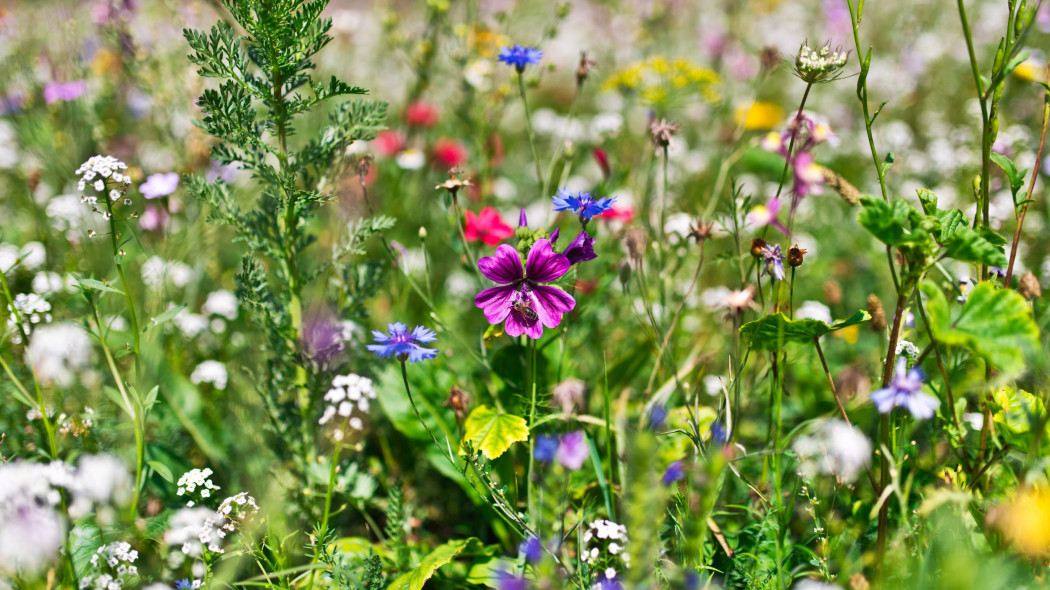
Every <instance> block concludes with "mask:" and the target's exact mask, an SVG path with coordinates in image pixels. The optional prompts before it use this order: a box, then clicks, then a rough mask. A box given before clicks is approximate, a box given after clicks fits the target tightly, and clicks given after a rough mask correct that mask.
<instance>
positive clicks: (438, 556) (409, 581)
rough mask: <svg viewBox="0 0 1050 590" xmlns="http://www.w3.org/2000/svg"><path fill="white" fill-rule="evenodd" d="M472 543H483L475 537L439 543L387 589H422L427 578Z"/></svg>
mask: <svg viewBox="0 0 1050 590" xmlns="http://www.w3.org/2000/svg"><path fill="white" fill-rule="evenodd" d="M472 544H473V545H476V546H480V545H481V543H480V542H479V541H478V540H477V539H475V538H474V537H471V538H469V539H456V540H455V541H449V542H448V543H445V544H444V545H439V546H438V547H437V548H435V549H434V550H433V551H431V552H430V554H429V555H427V556H426V557H424V558H423V561H421V562H419V565H418V566H416V568H415V569H413V570H412V571H410V572H408V573H407V574H404V575H402V576H401V577H399V578H398V579H396V580H394V582H393V583H392V584H390V586H389V587H388V588H387V590H422V589H423V585H424V584H426V583H427V580H429V579H430V578H431V576H433V575H434V572H436V571H437V570H438V568H440V567H441V566H443V565H447V564H448V563H449V562H451V561H452V560H453V559H455V558H456V556H458V555H459V554H460V553H463V551H464V550H465V549H467V547H468V546H470V545H472Z"/></svg>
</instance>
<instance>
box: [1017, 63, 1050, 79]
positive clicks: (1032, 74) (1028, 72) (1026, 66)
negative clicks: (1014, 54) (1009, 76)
mask: <svg viewBox="0 0 1050 590" xmlns="http://www.w3.org/2000/svg"><path fill="white" fill-rule="evenodd" d="M1045 74H1046V72H1045V71H1044V70H1043V68H1042V67H1041V66H1040V65H1039V64H1037V63H1035V62H1031V61H1026V62H1023V63H1021V65H1019V66H1017V67H1016V68H1014V71H1013V75H1014V78H1017V79H1018V80H1021V81H1024V82H1039V81H1040V80H1042V79H1043V78H1044V77H1045Z"/></svg>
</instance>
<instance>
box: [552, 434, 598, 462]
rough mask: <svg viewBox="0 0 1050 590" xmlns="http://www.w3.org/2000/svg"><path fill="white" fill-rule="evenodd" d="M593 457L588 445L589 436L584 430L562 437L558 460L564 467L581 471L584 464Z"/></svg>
mask: <svg viewBox="0 0 1050 590" xmlns="http://www.w3.org/2000/svg"><path fill="white" fill-rule="evenodd" d="M590 455H591V449H590V447H589V446H588V445H587V436H586V435H585V434H584V433H583V431H582V430H576V431H574V432H569V433H567V434H563V435H562V436H561V443H560V444H559V445H558V452H557V458H558V463H561V464H562V467H565V468H566V469H571V470H573V471H579V470H580V468H581V467H583V462H584V461H586V460H587V457H589V456H590Z"/></svg>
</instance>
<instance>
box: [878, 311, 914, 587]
mask: <svg viewBox="0 0 1050 590" xmlns="http://www.w3.org/2000/svg"><path fill="white" fill-rule="evenodd" d="M907 300H908V293H900V294H899V295H898V296H897V308H896V311H895V313H894V314H893V328H892V329H891V330H890V343H889V347H888V348H887V350H886V366H885V367H883V371H882V386H883V387H889V385H890V381H892V380H893V372H894V365H895V362H894V361H895V360H896V358H895V357H896V355H897V341H898V340H899V339H900V334H901V324H902V323H903V319H904V305H905V303H906V302H907ZM890 430H891V429H890V417H889V414H883V415H882V417H881V419H880V420H879V441H880V443H881V444H882V445H883V446H884V447H885V448H888V449H889V448H893V447H892V444H893V440H892V437H891V432H890ZM879 471H880V473H879V485H880V487H881V489H880V490H879V493H881V492H882V490H884V489H886V486H888V485H889V483H890V458H889V457H887V456H886V454H885V453H883V454H882V455H881V465H880V470H879ZM888 525H889V503H888V502H883V504H882V506H881V507H880V508H879V525H878V526H879V528H878V536H877V537H876V562H875V563H876V565H875V568H876V570H877V571H879V572H880V573H881V571H882V565H883V559H884V558H885V556H886V533H887V526H888Z"/></svg>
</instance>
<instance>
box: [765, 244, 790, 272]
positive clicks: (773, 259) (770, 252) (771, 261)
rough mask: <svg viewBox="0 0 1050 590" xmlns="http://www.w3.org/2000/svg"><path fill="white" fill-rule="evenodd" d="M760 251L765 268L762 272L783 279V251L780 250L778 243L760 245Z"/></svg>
mask: <svg viewBox="0 0 1050 590" xmlns="http://www.w3.org/2000/svg"><path fill="white" fill-rule="evenodd" d="M761 253H762V258H763V260H764V261H765V268H764V269H763V270H762V274H767V275H773V278H774V279H776V280H778V281H783V280H784V253H783V252H781V251H780V244H775V245H773V246H770V245H769V244H766V245H764V246H762V250H761Z"/></svg>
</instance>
